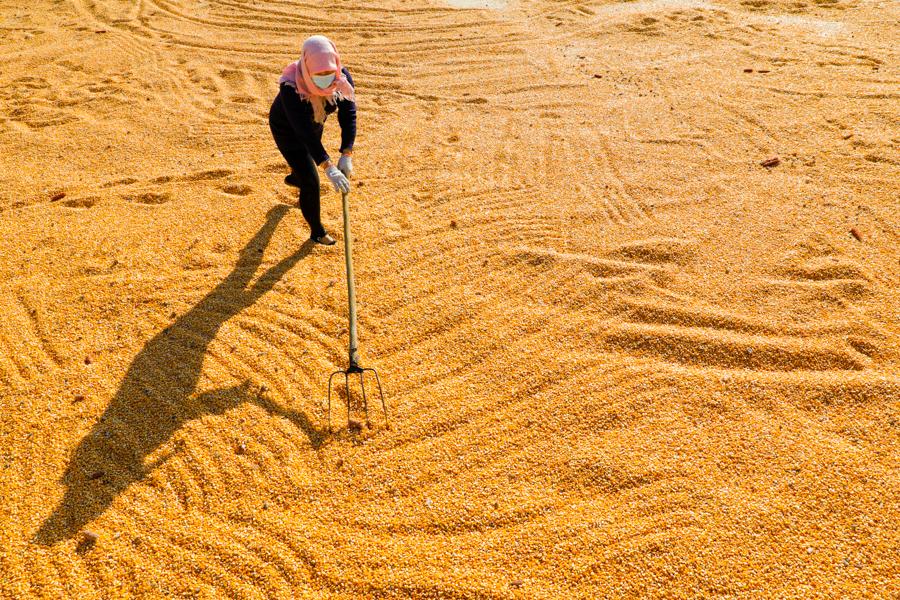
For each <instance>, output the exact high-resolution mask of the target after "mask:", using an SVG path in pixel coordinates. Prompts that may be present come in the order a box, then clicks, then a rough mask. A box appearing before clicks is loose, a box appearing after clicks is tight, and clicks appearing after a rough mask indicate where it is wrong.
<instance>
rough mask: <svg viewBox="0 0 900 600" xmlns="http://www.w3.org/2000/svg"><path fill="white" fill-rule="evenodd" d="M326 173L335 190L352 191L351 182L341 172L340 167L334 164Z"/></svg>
mask: <svg viewBox="0 0 900 600" xmlns="http://www.w3.org/2000/svg"><path fill="white" fill-rule="evenodd" d="M325 175H327V176H328V179H330V180H331V185H333V186H334V191H336V192H343V193H345V194H346V193H347V192H349V191H350V182H349V181H347V178H346V177H345V176H344V174H343V173H341V172H340V171H339V170H338V168H337V167H336V166H334V165H331V166H330V167H328V168H327V169H325Z"/></svg>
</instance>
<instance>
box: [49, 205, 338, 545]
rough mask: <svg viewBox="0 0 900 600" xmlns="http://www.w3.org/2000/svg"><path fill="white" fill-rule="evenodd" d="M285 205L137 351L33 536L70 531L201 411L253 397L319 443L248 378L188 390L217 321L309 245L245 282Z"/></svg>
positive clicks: (319, 437)
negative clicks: (214, 281)
mask: <svg viewBox="0 0 900 600" xmlns="http://www.w3.org/2000/svg"><path fill="white" fill-rule="evenodd" d="M288 210H289V207H288V206H286V205H279V206H276V207H274V208H272V209H271V210H270V211H269V212H268V214H267V215H266V222H265V224H264V225H263V226H262V228H261V229H260V230H259V231H258V232H257V233H256V234H255V235H254V236H253V238H252V239H251V240H250V241H249V242H248V243H247V245H246V246H244V248H243V249H242V250H241V252H240V255H239V259H238V262H237V264H236V265H235V267H234V270H232V272H231V273H230V274H229V275H228V277H226V278H225V279H224V280H223V281H222V282H221V283H220V284H219V285H217V286H216V287H215V289H213V290H212V291H211V292H209V294H207V295H206V296H205V297H204V298H203V299H202V300H200V302H198V303H197V304H196V305H195V306H194V307H193V308H191V310H189V311H188V312H187V313H185V314H184V315H182V316H181V317H179V318H178V319H177V320H176V321H175V322H174V323H172V325H170V326H169V327H167V328H166V329H164V330H163V331H161V332H160V333H158V334H157V335H156V336H154V337H153V339H151V340H150V341H149V342H147V344H146V345H145V346H144V347H143V349H142V350H141V351H140V352H139V353H138V354H137V356H135V358H134V361H133V362H132V363H131V365H130V366H129V368H128V371H127V373H126V374H125V378H124V379H123V381H122V384H121V386H120V387H119V390H118V391H117V392H116V395H115V396H114V397H113V399H112V400H111V401H110V403H109V406H108V407H107V409H106V411H105V412H104V413H103V415H102V416H101V417H100V419H99V421H98V422H97V423H96V424H95V425H94V427H93V428H92V429H91V432H90V433H88V434H87V435H86V436H85V437H84V438H83V439H82V440H81V442H79V444H78V447H77V448H76V449H75V451H74V453H73V456H72V458H71V460H70V462H69V465H68V467H67V469H66V472H65V474H64V475H63V477H62V482H63V483H64V484H65V485H66V493H65V495H64V497H63V499H62V501H61V502H60V504H59V506H57V507H56V509H55V510H54V512H53V513H52V514H51V515H50V516H49V517H48V518H47V519H46V520H45V521H44V522H43V523H42V524H41V527H40V528H39V529H38V531H37V532H36V533H35V536H34V539H35V541H36V542H38V543H42V544H46V545H52V544H55V543H57V542H59V541H62V540H65V539H69V538H71V537H73V536H74V535H75V534H76V533H77V532H78V531H79V530H80V529H81V528H82V527H83V526H84V525H86V524H87V523H89V522H90V521H92V520H94V519H95V518H97V517H98V516H100V515H101V514H102V513H103V512H104V511H105V510H106V509H107V508H108V507H109V505H110V504H111V503H112V502H113V500H114V499H115V498H116V496H118V494H119V493H121V492H122V491H124V490H125V489H126V488H128V486H130V485H131V484H132V483H135V482H137V481H140V480H141V479H143V478H144V477H145V476H146V475H147V474H149V473H150V472H151V471H152V470H153V469H154V468H156V467H157V466H159V465H160V464H161V463H162V462H164V460H165V458H162V459H159V460H156V461H154V462H151V463H150V464H145V459H146V457H148V456H150V455H151V454H152V453H153V452H154V451H155V450H156V449H157V448H159V447H160V446H161V445H162V444H164V443H165V442H166V441H167V440H168V439H169V438H170V437H171V436H172V434H173V433H175V431H177V430H178V429H179V428H180V427H182V426H183V425H184V424H185V423H187V422H188V421H191V420H193V419H197V418H200V417H202V416H203V415H208V414H221V413H224V412H225V411H227V410H229V409H231V408H234V407H235V406H238V405H240V404H242V403H243V402H254V403H256V404H258V405H260V406H262V407H263V408H264V409H265V410H267V411H268V412H270V413H272V414H278V415H280V416H283V417H285V418H287V419H289V420H291V421H292V422H293V423H295V424H296V425H297V426H298V427H300V428H301V429H302V430H303V431H304V432H305V433H306V435H307V436H308V437H309V439H310V442H311V443H312V444H313V446H314V447H318V446H320V445H321V444H322V442H323V441H324V435H323V433H322V432H320V431H319V430H318V429H317V428H316V427H315V426H314V425H313V424H312V422H311V421H310V420H309V418H308V417H307V416H306V415H305V414H304V413H303V412H300V411H293V410H289V409H285V408H283V407H280V406H278V405H277V404H275V403H274V402H272V401H271V400H269V399H267V398H265V397H263V396H260V395H257V394H254V393H253V390H251V389H250V388H251V386H250V384H249V382H244V383H243V384H241V385H238V386H234V387H230V388H224V389H219V390H213V391H211V392H207V393H204V394H200V395H194V390H195V388H196V386H197V383H198V380H199V378H200V374H201V369H202V366H203V358H204V355H205V354H206V349H207V347H208V346H209V344H210V342H212V340H213V338H214V337H215V336H216V333H217V332H218V330H219V328H220V327H221V326H222V324H223V323H225V322H226V321H227V320H228V319H230V318H231V317H233V316H234V315H236V314H238V313H239V312H240V311H242V310H243V309H245V308H247V307H249V306H250V305H252V304H253V303H254V302H256V301H257V300H258V299H259V298H260V297H261V296H262V295H263V294H265V293H266V292H268V291H269V290H270V289H272V287H273V286H274V285H275V283H276V282H277V281H278V280H279V279H280V278H281V277H282V276H283V275H284V274H285V273H286V272H287V271H288V270H289V269H290V268H291V267H293V266H294V265H295V264H297V262H299V261H300V260H302V259H303V258H304V257H305V256H306V255H308V254H309V252H310V250H311V249H312V245H313V242H312V241H310V240H307V242H306V243H304V244H303V245H302V246H300V248H298V249H297V251H296V252H294V253H293V254H291V255H289V256H287V257H285V258H284V259H282V260H281V261H280V262H278V263H277V264H276V265H274V266H272V267H271V268H269V269H268V270H267V271H266V272H265V273H263V274H262V275H261V276H260V277H259V278H258V279H257V280H256V282H255V283H254V284H253V285H252V286H250V287H248V284H249V283H250V280H251V279H252V278H253V275H254V273H255V272H256V270H257V268H258V267H259V266H260V264H261V263H262V256H263V250H264V249H265V247H266V246H267V245H268V244H269V241H270V240H271V238H272V235H273V233H274V232H275V228H276V227H277V225H278V223H279V222H280V221H281V220H282V218H284V215H285V214H286V213H287V211H288Z"/></svg>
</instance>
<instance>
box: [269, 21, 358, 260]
mask: <svg viewBox="0 0 900 600" xmlns="http://www.w3.org/2000/svg"><path fill="white" fill-rule="evenodd" d="M278 84H279V87H280V89H279V92H278V96H276V97H275V101H274V102H273V103H272V108H271V110H270V111H269V127H270V128H271V130H272V136H273V137H274V138H275V145H277V146H278V150H279V151H281V154H282V155H283V156H284V159H285V160H286V161H287V163H288V165H290V167H291V174H290V175H288V176H287V177H285V178H284V182H285V183H287V184H288V185H293V186H295V187H298V188H300V210H301V211H302V212H303V217H304V218H305V219H306V222H307V223H309V227H310V230H311V232H310V239H312V240H313V241H315V242H318V243H319V244H325V245H326V246H330V245H332V244H334V241H335V240H334V238H333V237H331V236H330V235H328V233H327V232H326V231H325V227H324V226H323V225H322V221H321V218H320V201H319V174H318V172H317V171H316V165H318V166H319V167H321V168H322V170H323V171H324V172H325V175H326V176H327V177H328V179H329V180H330V181H331V183H332V185H334V189H335V191H339V192H344V193H346V192H349V191H350V182H349V181H348V179H347V178H348V177H350V176H351V175H352V174H353V161H352V159H351V158H350V156H351V154H352V150H353V142H354V140H355V139H356V96H355V94H354V91H353V79H352V78H351V77H350V71H348V70H347V68H346V67H343V66H341V58H340V56H338V53H337V48H336V47H335V45H334V44H333V43H332V42H331V40H329V39H328V38H327V37H325V36H323V35H314V36H312V37H310V38H308V39H307V40H306V41H305V42H303V49H302V51H301V53H300V60H298V61H297V62H294V63H291V64H289V65H288V66H287V67H285V69H284V71H283V73H282V74H281V79H279V80H278ZM335 110H337V113H338V123H340V125H341V149H340V150H341V158H340V160H338V163H337V166H335V165H334V163H333V162H332V161H331V158H330V157H329V156H328V153H327V152H326V151H325V148H324V147H323V146H322V131H323V130H324V124H325V119H326V118H327V117H328V115H329V114H331V113H333V112H334V111H335Z"/></svg>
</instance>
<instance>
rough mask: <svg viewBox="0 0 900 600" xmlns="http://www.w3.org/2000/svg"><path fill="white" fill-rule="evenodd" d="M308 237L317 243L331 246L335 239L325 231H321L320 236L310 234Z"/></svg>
mask: <svg viewBox="0 0 900 600" xmlns="http://www.w3.org/2000/svg"><path fill="white" fill-rule="evenodd" d="M309 239H311V240H312V241H314V242H315V243H317V244H322V245H323V246H332V245H334V243H335V242H336V241H337V240H335V239H334V238H333V237H331V236H330V235H328V234H327V233H323V234H322V235H320V236H315V235H314V236H310V238H309Z"/></svg>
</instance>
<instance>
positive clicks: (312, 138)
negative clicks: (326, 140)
mask: <svg viewBox="0 0 900 600" xmlns="http://www.w3.org/2000/svg"><path fill="white" fill-rule="evenodd" d="M281 102H282V103H283V104H284V112H285V114H286V115H287V120H288V122H289V123H290V124H291V129H293V130H294V133H296V134H297V137H298V138H299V139H300V140H301V141H302V142H303V143H305V144H306V147H307V148H308V149H309V154H310V155H311V156H312V157H313V160H314V161H315V162H316V164H317V165H319V164H322V162H323V161H325V160H328V158H330V157H329V156H328V153H327V152H326V151H325V147H324V146H323V145H322V126H321V125H317V124H316V122H315V121H314V120H313V111H312V104H310V103H309V102H307V101H305V100H302V99H301V98H300V96H298V95H297V91H296V90H295V89H294V88H292V87H291V86H289V85H287V84H286V83H284V84H282V85H281Z"/></svg>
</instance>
